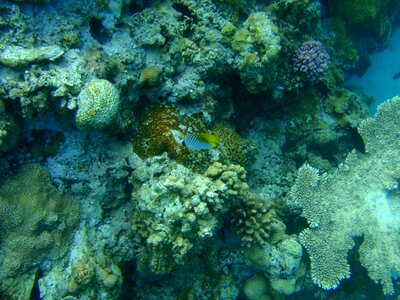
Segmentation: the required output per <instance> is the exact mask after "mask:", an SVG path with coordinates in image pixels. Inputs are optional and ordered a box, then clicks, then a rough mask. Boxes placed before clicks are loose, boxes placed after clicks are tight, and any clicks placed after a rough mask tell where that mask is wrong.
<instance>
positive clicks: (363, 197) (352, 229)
mask: <svg viewBox="0 0 400 300" xmlns="http://www.w3.org/2000/svg"><path fill="white" fill-rule="evenodd" d="M399 124H400V98H399V97H395V98H393V99H391V100H388V101H386V102H385V103H383V104H381V105H380V106H379V107H378V111H377V113H376V115H375V118H374V119H373V118H368V119H366V120H364V121H363V122H362V123H361V125H360V126H359V132H360V134H361V136H362V138H363V140H364V145H365V152H366V153H365V154H359V153H357V152H356V151H353V152H351V153H350V154H349V155H348V156H347V158H346V161H345V162H344V163H342V164H340V165H339V167H338V168H337V169H336V171H335V172H334V173H333V174H330V175H329V174H326V173H324V174H321V175H320V174H319V172H318V170H317V169H315V168H313V167H311V166H309V165H304V166H302V167H301V168H300V169H299V171H298V177H297V179H296V182H295V184H294V186H293V187H292V190H291V199H292V205H295V206H299V207H300V208H301V209H302V215H303V216H304V217H305V218H306V219H307V221H308V223H309V228H307V229H305V230H304V231H303V232H302V233H301V234H300V240H301V243H302V244H303V245H304V247H305V248H306V249H307V251H308V253H309V255H310V259H311V275H312V279H313V281H314V282H315V283H316V284H318V285H319V286H321V287H322V288H325V289H332V288H336V287H337V286H338V285H339V283H340V281H341V280H342V279H343V278H348V277H350V266H349V263H348V261H347V252H348V250H350V249H351V248H353V246H354V245H355V241H354V238H355V237H360V236H363V241H362V243H361V245H360V248H359V251H358V252H359V255H360V262H361V264H362V265H363V266H364V267H365V268H366V269H367V271H368V275H369V276H370V278H371V279H372V280H374V281H375V282H376V283H380V284H381V285H382V286H383V292H384V294H388V295H390V294H393V293H394V289H393V284H392V281H391V278H392V277H397V275H398V274H400V259H399V258H400V248H399V243H398V240H399V239H400V235H399V232H398V230H397V229H396V228H398V227H399V226H400V223H399V219H398V218H397V217H396V215H397V214H398V213H399V211H400V204H399V202H398V199H397V193H398V182H397V180H396V178H399V177H400V163H399V157H400V153H399V143H400V135H399V132H400V128H399Z"/></svg>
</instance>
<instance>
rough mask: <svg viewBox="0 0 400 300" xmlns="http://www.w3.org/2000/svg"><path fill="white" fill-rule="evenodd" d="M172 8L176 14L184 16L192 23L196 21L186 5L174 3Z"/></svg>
mask: <svg viewBox="0 0 400 300" xmlns="http://www.w3.org/2000/svg"><path fill="white" fill-rule="evenodd" d="M172 8H173V9H175V10H176V11H177V12H179V13H181V14H182V16H186V17H188V18H190V19H192V20H193V21H196V15H195V14H194V13H193V11H192V10H191V9H190V8H189V7H188V6H187V5H185V4H183V3H176V2H175V3H174V4H172Z"/></svg>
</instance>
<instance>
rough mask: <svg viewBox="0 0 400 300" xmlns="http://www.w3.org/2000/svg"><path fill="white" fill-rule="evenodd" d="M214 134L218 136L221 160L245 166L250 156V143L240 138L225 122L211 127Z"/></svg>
mask: <svg viewBox="0 0 400 300" xmlns="http://www.w3.org/2000/svg"><path fill="white" fill-rule="evenodd" d="M213 132H214V133H215V135H217V136H218V137H219V141H220V145H219V149H220V151H221V157H220V158H221V162H223V163H225V164H231V163H232V164H237V165H241V166H243V167H246V166H247V164H248V161H249V158H250V151H249V150H250V147H251V146H250V144H249V142H247V141H246V140H245V139H244V138H242V137H241V136H240V135H239V134H238V133H237V132H236V131H235V129H234V128H233V127H232V126H231V125H230V124H229V123H227V122H221V123H218V124H216V125H215V127H214V128H213Z"/></svg>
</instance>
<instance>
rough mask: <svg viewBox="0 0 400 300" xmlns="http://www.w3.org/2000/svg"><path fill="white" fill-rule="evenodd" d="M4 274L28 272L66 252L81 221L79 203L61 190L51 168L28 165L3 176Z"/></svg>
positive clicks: (0, 226) (0, 204)
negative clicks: (48, 259)
mask: <svg viewBox="0 0 400 300" xmlns="http://www.w3.org/2000/svg"><path fill="white" fill-rule="evenodd" d="M0 215H1V218H0V229H1V231H2V241H1V252H2V253H1V258H2V259H1V262H0V264H1V273H0V275H1V276H2V277H3V276H5V275H8V276H10V275H16V274H21V273H23V272H25V271H26V270H27V269H28V268H30V267H32V266H33V265H35V264H39V263H41V262H42V261H43V260H44V259H45V258H46V257H49V258H53V259H54V258H59V257H61V256H63V255H65V252H66V250H67V247H68V245H69V243H70V241H71V238H72V236H73V232H74V230H75V228H76V226H77V224H78V221H79V206H78V204H77V203H76V202H75V200H74V199H73V198H72V196H70V195H69V194H68V193H66V192H64V193H61V192H57V191H56V190H55V188H54V186H52V185H51V179H50V176H49V174H48V173H47V171H46V170H45V169H44V168H42V167H40V166H38V165H27V166H24V167H22V168H21V170H20V171H19V173H18V174H16V175H13V176H10V177H9V178H6V179H3V181H2V183H1V193H0Z"/></svg>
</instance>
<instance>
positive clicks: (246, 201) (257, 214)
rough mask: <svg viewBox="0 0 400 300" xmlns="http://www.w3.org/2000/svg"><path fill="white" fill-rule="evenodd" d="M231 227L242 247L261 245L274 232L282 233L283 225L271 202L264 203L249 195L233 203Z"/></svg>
mask: <svg viewBox="0 0 400 300" xmlns="http://www.w3.org/2000/svg"><path fill="white" fill-rule="evenodd" d="M231 225H232V227H233V229H234V231H235V232H236V233H237V234H238V235H239V236H240V239H241V241H242V245H243V246H246V247H251V246H252V245H253V244H258V245H263V244H265V243H266V242H267V241H268V240H269V239H270V238H271V236H272V234H273V233H274V232H277V231H284V225H283V223H281V222H280V220H279V219H278V217H277V214H276V211H275V209H274V207H273V202H272V201H265V200H263V199H260V198H256V197H254V196H253V195H249V196H248V197H245V198H243V199H240V200H239V201H237V202H236V203H235V206H234V209H233V211H232V217H231Z"/></svg>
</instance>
